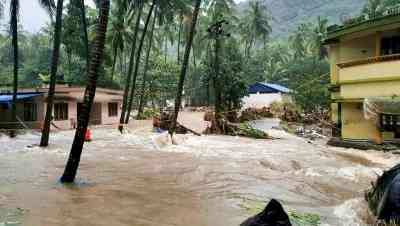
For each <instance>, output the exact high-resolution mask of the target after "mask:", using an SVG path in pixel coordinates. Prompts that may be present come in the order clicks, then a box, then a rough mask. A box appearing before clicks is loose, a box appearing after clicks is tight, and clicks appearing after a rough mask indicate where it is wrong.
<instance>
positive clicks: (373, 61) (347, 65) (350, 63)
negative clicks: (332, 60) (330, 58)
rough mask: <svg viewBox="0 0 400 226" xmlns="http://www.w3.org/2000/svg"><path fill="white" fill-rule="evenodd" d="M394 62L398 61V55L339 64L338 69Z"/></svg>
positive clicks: (399, 57) (399, 56)
mask: <svg viewBox="0 0 400 226" xmlns="http://www.w3.org/2000/svg"><path fill="white" fill-rule="evenodd" d="M396 60H400V54H393V55H386V56H379V57H371V58H366V59H362V60H355V61H350V62H345V63H340V64H338V67H339V68H347V67H353V66H358V65H365V64H374V63H381V62H388V61H396Z"/></svg>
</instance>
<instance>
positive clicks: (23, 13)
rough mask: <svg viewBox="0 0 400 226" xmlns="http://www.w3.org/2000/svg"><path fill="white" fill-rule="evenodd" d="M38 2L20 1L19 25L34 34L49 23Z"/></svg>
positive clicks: (6, 11) (238, 0) (5, 22)
mask: <svg viewBox="0 0 400 226" xmlns="http://www.w3.org/2000/svg"><path fill="white" fill-rule="evenodd" d="M234 1H235V2H236V3H238V2H243V1H245V0H234ZM38 2H39V1H38V0H20V17H19V19H20V23H21V24H22V27H23V28H24V30H26V31H28V32H31V33H36V32H38V31H40V29H41V28H42V27H43V25H45V24H46V22H48V21H49V16H48V15H47V13H46V11H45V10H43V9H42V8H41V7H40V5H39V3H38ZM6 3H7V5H9V4H10V0H7V1H6ZM8 12H9V10H8V8H7V9H5V16H4V17H3V18H2V19H1V23H2V24H7V23H8V21H9V13H8Z"/></svg>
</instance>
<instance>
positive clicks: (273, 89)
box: [249, 82, 292, 93]
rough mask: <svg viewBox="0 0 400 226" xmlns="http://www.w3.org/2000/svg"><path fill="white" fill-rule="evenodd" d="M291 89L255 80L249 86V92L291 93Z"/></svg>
mask: <svg viewBox="0 0 400 226" xmlns="http://www.w3.org/2000/svg"><path fill="white" fill-rule="evenodd" d="M291 92H292V90H291V89H288V88H286V87H284V86H281V85H278V84H274V83H265V82H257V83H255V84H253V85H251V86H250V87H249V93H291Z"/></svg>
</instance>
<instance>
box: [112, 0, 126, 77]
mask: <svg viewBox="0 0 400 226" xmlns="http://www.w3.org/2000/svg"><path fill="white" fill-rule="evenodd" d="M129 14H130V4H129V2H128V1H127V0H117V1H115V2H114V3H113V7H112V9H111V15H112V17H110V27H109V34H111V36H110V39H111V40H110V42H111V49H112V53H113V56H112V57H113V62H112V68H111V80H114V73H115V65H116V62H117V57H118V51H119V52H120V53H122V52H123V51H124V47H125V42H126V40H127V39H128V38H129V37H130V36H131V29H130V26H129V25H130V24H129V23H128V20H127V19H129Z"/></svg>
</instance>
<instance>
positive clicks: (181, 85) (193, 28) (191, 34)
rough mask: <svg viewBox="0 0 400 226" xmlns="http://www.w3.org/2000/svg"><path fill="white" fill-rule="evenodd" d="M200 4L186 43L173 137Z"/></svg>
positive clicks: (197, 0) (199, 1)
mask: <svg viewBox="0 0 400 226" xmlns="http://www.w3.org/2000/svg"><path fill="white" fill-rule="evenodd" d="M200 4H201V0H196V5H195V8H194V11H193V18H192V24H191V28H190V33H189V39H188V41H187V43H186V48H185V56H184V58H183V63H182V69H181V74H180V76H179V83H178V91H177V93H176V99H175V110H174V115H173V118H172V123H171V127H170V128H169V134H170V135H171V136H172V135H173V134H174V133H175V130H176V121H177V120H178V114H179V110H180V108H181V103H182V92H183V85H184V83H185V77H186V71H187V67H188V65H189V58H190V50H191V49H192V43H193V38H194V35H195V30H196V24H197V17H198V15H199V10H200Z"/></svg>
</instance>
